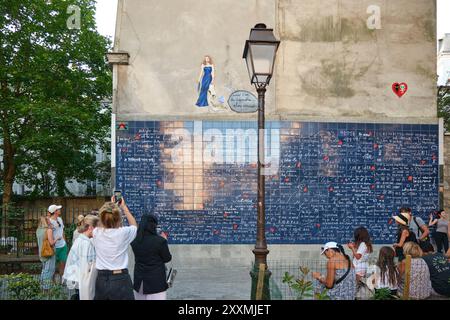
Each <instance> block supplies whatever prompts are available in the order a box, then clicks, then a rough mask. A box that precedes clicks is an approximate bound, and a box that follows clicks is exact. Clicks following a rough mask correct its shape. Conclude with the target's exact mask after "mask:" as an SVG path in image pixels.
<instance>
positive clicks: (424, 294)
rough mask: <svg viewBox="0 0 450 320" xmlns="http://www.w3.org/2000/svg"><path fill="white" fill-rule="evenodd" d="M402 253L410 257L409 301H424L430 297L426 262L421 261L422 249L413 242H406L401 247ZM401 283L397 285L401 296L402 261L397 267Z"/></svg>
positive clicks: (403, 269) (404, 268)
mask: <svg viewBox="0 0 450 320" xmlns="http://www.w3.org/2000/svg"><path fill="white" fill-rule="evenodd" d="M403 251H404V253H405V256H406V255H410V256H411V272H410V274H411V277H410V284H409V298H410V299H426V298H428V297H429V296H430V295H431V280H430V271H429V269H428V266H427V264H426V262H425V261H424V260H423V259H422V255H423V252H422V249H420V246H419V245H418V244H417V243H415V242H411V241H410V242H406V243H405V244H404V245H403ZM398 269H399V272H400V276H402V281H401V282H400V284H399V287H398V288H399V294H400V296H402V295H403V290H404V281H405V279H404V275H405V270H406V261H405V260H402V262H400V264H399V266H398Z"/></svg>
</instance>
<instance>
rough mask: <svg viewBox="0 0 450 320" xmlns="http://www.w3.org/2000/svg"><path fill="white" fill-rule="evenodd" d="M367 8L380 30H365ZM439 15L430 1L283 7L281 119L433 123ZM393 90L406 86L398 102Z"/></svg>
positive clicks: (331, 1) (327, 0)
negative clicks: (374, 10) (376, 12)
mask: <svg viewBox="0 0 450 320" xmlns="http://www.w3.org/2000/svg"><path fill="white" fill-rule="evenodd" d="M370 5H378V6H379V8H380V9H381V10H380V18H381V29H374V30H371V29H369V28H368V27H367V24H366V22H367V19H368V18H369V17H370V16H371V13H367V8H368V7H369V6H370ZM435 10H436V9H435V3H434V1H428V0H414V1H411V0H400V1H388V0H382V1H373V0H363V1H362V0H354V1H349V0H345V1H344V0H342V1H337V0H324V1H320V2H318V1H293V0H279V1H278V10H277V17H278V19H277V30H278V31H279V35H280V39H281V43H282V45H281V51H280V54H279V58H280V59H279V61H278V62H279V63H278V69H277V72H276V76H277V92H276V98H277V113H279V114H282V115H289V114H297V115H302V116H304V117H322V116H331V117H336V118H339V117H352V118H359V119H361V120H363V119H373V120H376V119H382V118H411V117H419V118H422V119H423V118H435V117H436V94H435V90H436V88H435V87H436V72H435V70H436V39H435ZM394 82H406V83H407V84H408V87H409V88H408V92H407V93H406V95H404V96H403V97H402V98H400V99H399V98H398V97H397V96H396V95H394V94H393V92H392V90H391V86H392V84H393V83H394Z"/></svg>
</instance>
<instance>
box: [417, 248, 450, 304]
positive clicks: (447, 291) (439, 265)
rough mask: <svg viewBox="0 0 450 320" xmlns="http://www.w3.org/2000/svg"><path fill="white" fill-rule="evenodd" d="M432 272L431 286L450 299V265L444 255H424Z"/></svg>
mask: <svg viewBox="0 0 450 320" xmlns="http://www.w3.org/2000/svg"><path fill="white" fill-rule="evenodd" d="M422 259H423V260H425V262H426V263H427V265H428V269H429V270H430V278H431V286H432V287H433V289H434V291H436V292H437V293H439V294H441V295H443V296H447V297H450V263H449V262H448V260H447V258H446V257H445V256H444V255H443V254H442V253H434V254H428V255H424V256H423V257H422Z"/></svg>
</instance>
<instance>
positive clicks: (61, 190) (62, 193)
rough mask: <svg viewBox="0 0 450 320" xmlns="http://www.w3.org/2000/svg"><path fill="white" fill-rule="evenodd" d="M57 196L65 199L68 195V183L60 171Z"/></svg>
mask: <svg viewBox="0 0 450 320" xmlns="http://www.w3.org/2000/svg"><path fill="white" fill-rule="evenodd" d="M55 175H56V194H57V195H58V197H64V196H65V195H66V181H65V179H64V175H63V174H62V173H61V171H60V169H57V170H56V173H55Z"/></svg>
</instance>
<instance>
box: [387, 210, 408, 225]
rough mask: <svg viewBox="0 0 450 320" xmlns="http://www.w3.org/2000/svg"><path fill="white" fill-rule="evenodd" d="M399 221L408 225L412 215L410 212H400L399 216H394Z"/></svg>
mask: <svg viewBox="0 0 450 320" xmlns="http://www.w3.org/2000/svg"><path fill="white" fill-rule="evenodd" d="M392 218H394V219H395V221H397V222H398V223H400V224H402V225H404V226H407V225H408V224H409V221H410V220H411V215H410V214H409V213H408V212H400V213H399V214H398V215H397V216H393V217H392Z"/></svg>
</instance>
